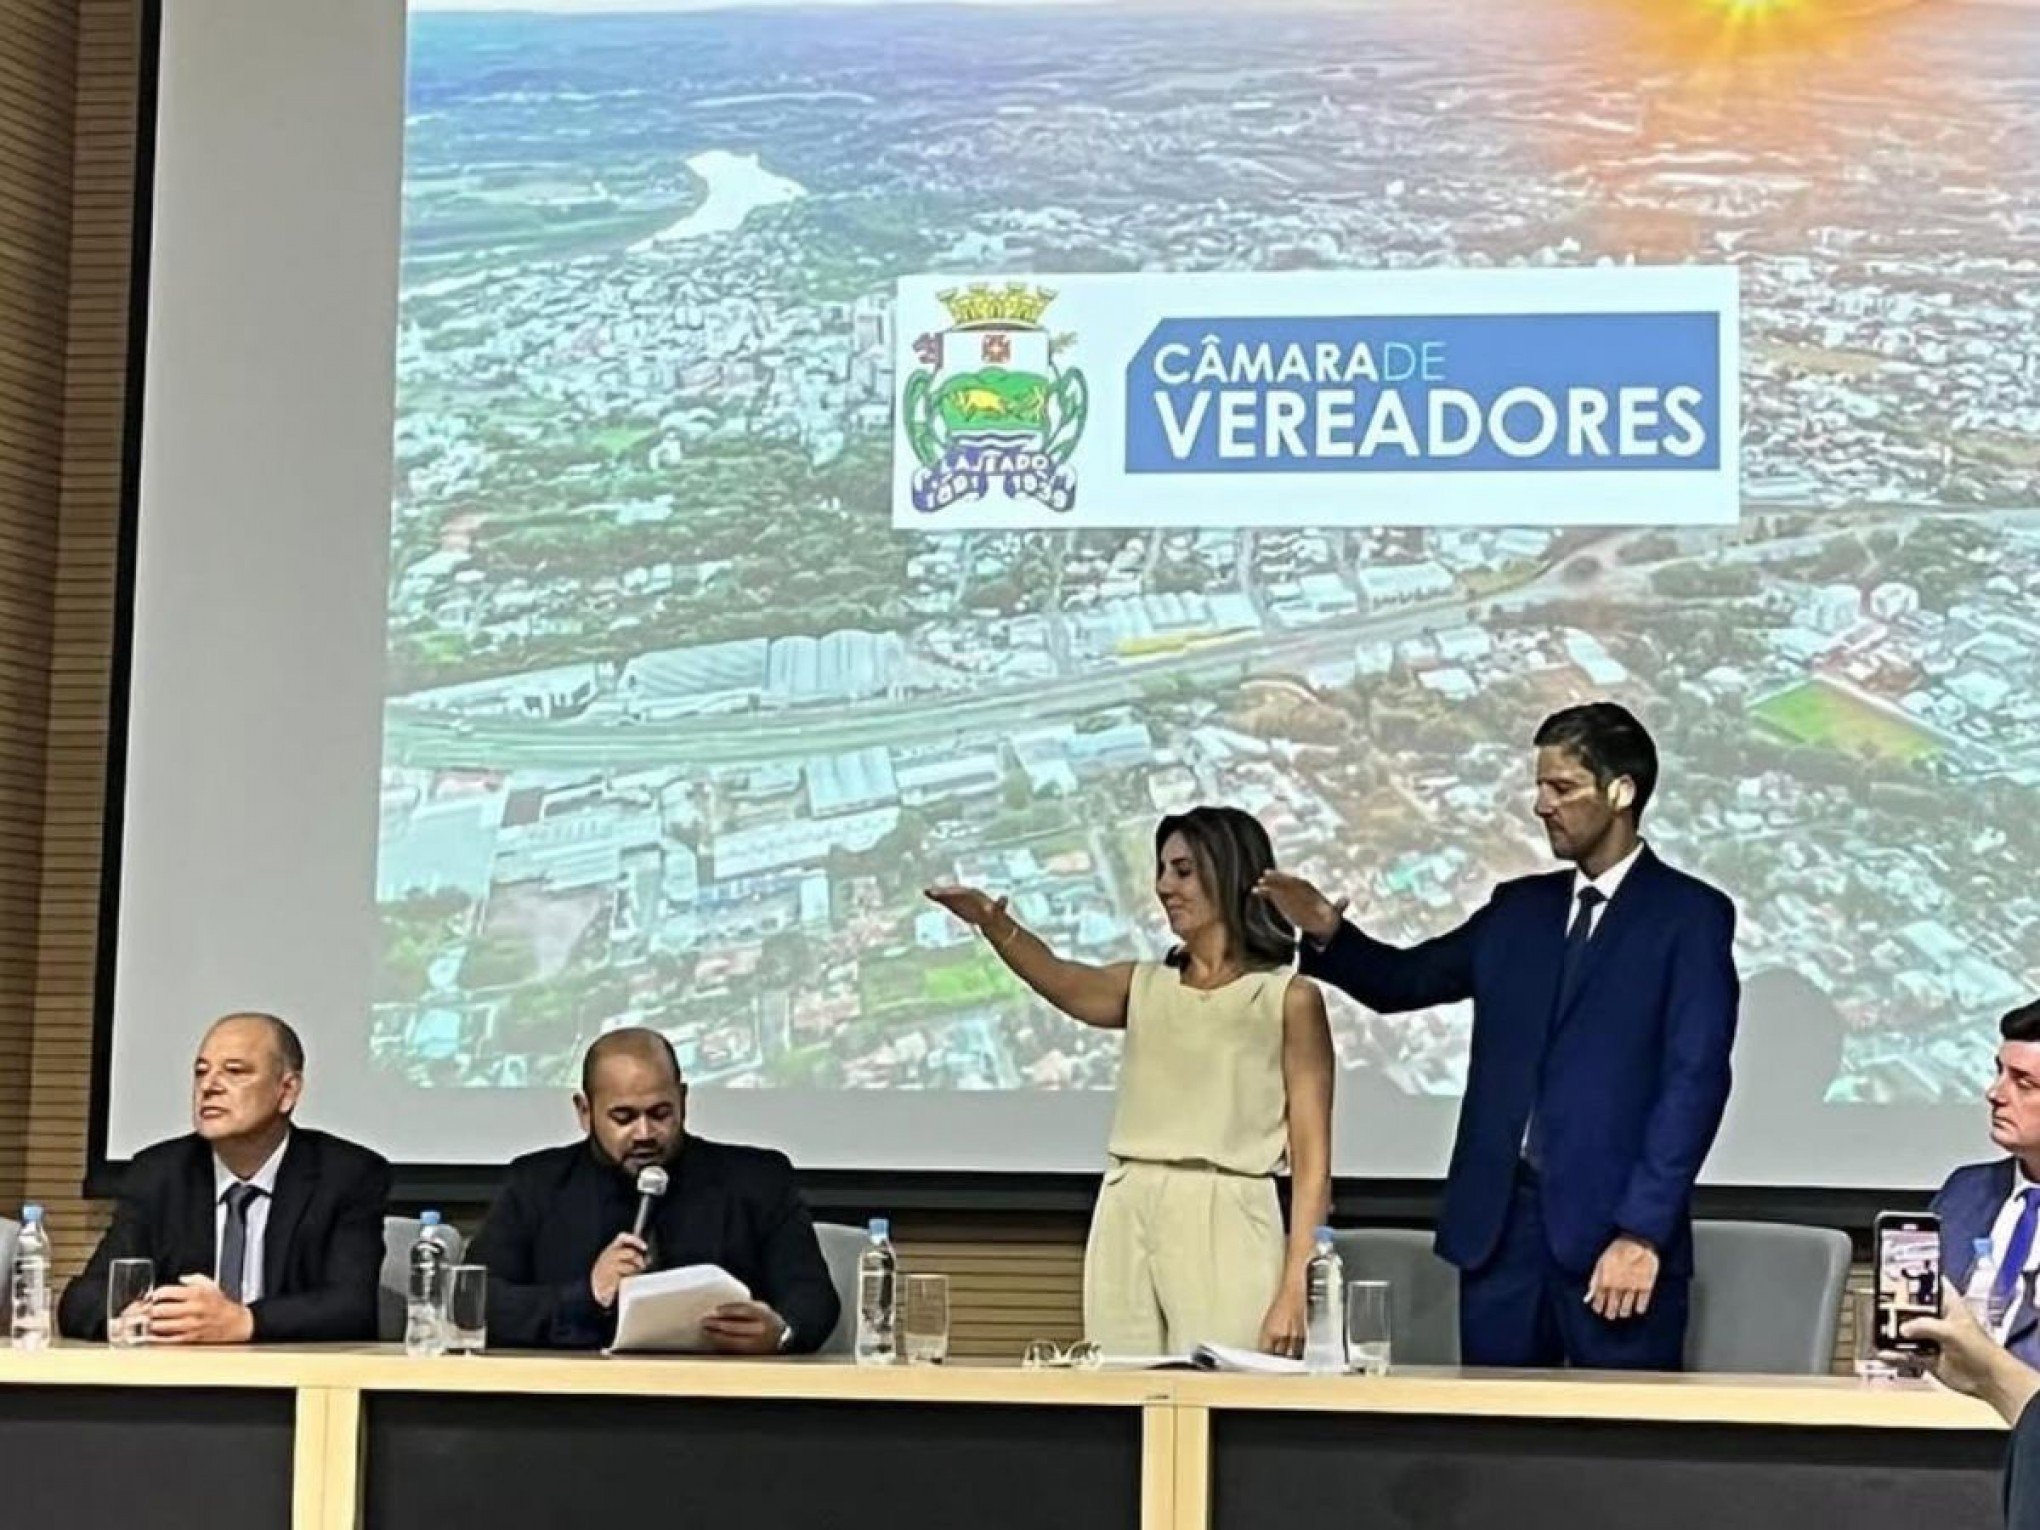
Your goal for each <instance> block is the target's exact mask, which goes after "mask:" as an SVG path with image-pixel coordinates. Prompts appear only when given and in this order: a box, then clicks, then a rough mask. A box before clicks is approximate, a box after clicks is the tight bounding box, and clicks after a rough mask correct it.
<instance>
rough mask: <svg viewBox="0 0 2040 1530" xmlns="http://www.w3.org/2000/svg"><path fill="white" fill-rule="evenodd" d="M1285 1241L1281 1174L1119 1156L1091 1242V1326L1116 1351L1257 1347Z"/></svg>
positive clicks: (1087, 1319) (1087, 1290) (1087, 1266)
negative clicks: (1236, 1171) (1278, 1186)
mask: <svg viewBox="0 0 2040 1530" xmlns="http://www.w3.org/2000/svg"><path fill="white" fill-rule="evenodd" d="M1283 1252H1284V1245H1283V1237H1282V1210H1281V1207H1280V1205H1279V1204H1278V1203H1277V1201H1276V1198H1275V1181H1274V1180H1272V1179H1267V1178H1261V1177H1257V1176H1254V1175H1250V1174H1228V1173H1226V1172H1225V1171H1224V1170H1221V1169H1213V1168H1210V1167H1209V1166H1207V1165H1203V1164H1175V1163H1145V1162H1141V1161H1138V1160H1131V1159H1115V1160H1114V1161H1113V1164H1112V1167H1111V1168H1110V1169H1108V1170H1107V1171H1106V1173H1105V1183H1104V1185H1103V1186H1102V1187H1101V1188H1100V1189H1099V1191H1098V1207H1097V1210H1096V1211H1094V1212H1093V1213H1092V1214H1091V1237H1090V1241H1089V1243H1088V1244H1087V1245H1086V1246H1085V1249H1084V1336H1085V1337H1086V1338H1088V1339H1090V1340H1091V1341H1092V1342H1093V1343H1095V1344H1097V1345H1098V1346H1099V1347H1100V1348H1102V1349H1103V1350H1104V1351H1105V1352H1106V1353H1107V1354H1108V1355H1161V1354H1169V1355H1181V1354H1187V1353H1188V1352H1189V1351H1190V1350H1192V1349H1194V1348H1195V1347H1196V1346H1197V1345H1199V1344H1203V1343H1213V1344H1232V1345H1238V1346H1240V1347H1242V1348H1248V1349H1251V1348H1253V1347H1255V1345H1256V1344H1257V1343H1258V1342H1259V1340H1260V1336H1261V1320H1262V1319H1263V1318H1264V1317H1266V1316H1267V1315H1268V1306H1269V1304H1270V1303H1271V1302H1273V1301H1274V1299H1275V1292H1276V1289H1277V1287H1278V1286H1280V1284H1281V1282H1282V1260H1283Z"/></svg>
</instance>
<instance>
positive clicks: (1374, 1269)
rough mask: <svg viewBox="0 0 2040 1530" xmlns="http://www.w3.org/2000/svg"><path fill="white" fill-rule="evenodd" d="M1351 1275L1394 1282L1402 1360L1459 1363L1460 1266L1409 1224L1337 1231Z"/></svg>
mask: <svg viewBox="0 0 2040 1530" xmlns="http://www.w3.org/2000/svg"><path fill="white" fill-rule="evenodd" d="M1332 1245H1333V1247H1335V1248H1336V1249H1337V1250H1338V1251H1339V1258H1340V1260H1341V1261H1342V1262H1343V1263H1344V1264H1345V1266H1346V1279H1347V1280H1349V1281H1352V1280H1385V1281H1387V1282H1388V1283H1389V1293H1388V1305H1389V1316H1388V1323H1389V1338H1390V1341H1391V1342H1392V1344H1393V1345H1394V1357H1395V1363H1396V1364H1397V1365H1457V1364H1458V1363H1459V1272H1458V1271H1457V1270H1455V1269H1453V1268H1452V1266H1451V1265H1449V1264H1447V1263H1446V1262H1445V1261H1444V1260H1442V1259H1440V1258H1439V1257H1438V1256H1437V1254H1435V1253H1434V1252H1432V1249H1431V1234H1430V1233H1428V1232H1420V1231H1417V1230H1415V1229H1413V1228H1407V1227H1354V1228H1348V1229H1347V1230H1346V1231H1344V1232H1334V1233H1333V1234H1332Z"/></svg>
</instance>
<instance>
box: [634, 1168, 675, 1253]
mask: <svg viewBox="0 0 2040 1530" xmlns="http://www.w3.org/2000/svg"><path fill="white" fill-rule="evenodd" d="M637 1193H638V1203H637V1220H636V1221H635V1222H633V1223H631V1224H630V1235H631V1236H632V1237H633V1238H642V1237H643V1236H644V1235H645V1224H646V1223H647V1222H649V1221H651V1219H652V1207H653V1205H654V1204H655V1203H656V1202H657V1201H658V1199H659V1197H660V1196H662V1195H664V1194H665V1193H666V1171H665V1170H664V1169H662V1168H660V1167H659V1166H658V1165H657V1164H655V1163H654V1164H647V1165H645V1167H644V1168H642V1169H639V1170H638V1177H637Z"/></svg>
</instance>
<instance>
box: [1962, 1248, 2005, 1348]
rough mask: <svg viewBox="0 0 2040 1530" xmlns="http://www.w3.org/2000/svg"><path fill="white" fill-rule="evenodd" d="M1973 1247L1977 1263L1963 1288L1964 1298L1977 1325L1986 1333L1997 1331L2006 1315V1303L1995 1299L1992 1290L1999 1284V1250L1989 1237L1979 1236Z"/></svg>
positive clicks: (1971, 1269)
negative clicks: (1994, 1246) (1993, 1245)
mask: <svg viewBox="0 0 2040 1530" xmlns="http://www.w3.org/2000/svg"><path fill="white" fill-rule="evenodd" d="M1973 1247H1974V1248H1975V1250H1976V1263H1975V1264H1974V1265H1973V1266H1971V1267H1970V1271H1969V1284H1968V1285H1967V1286H1966V1287H1964V1288H1963V1292H1962V1300H1963V1301H1964V1302H1965V1303H1966V1304H1967V1305H1968V1307H1969V1315H1970V1316H1971V1317H1973V1318H1975V1319H1976V1324H1977V1326H1978V1327H1979V1328H1981V1329H1982V1330H1983V1331H1984V1332H1985V1333H1995V1332H1996V1331H1997V1325H1998V1324H1999V1323H2000V1322H2002V1321H2003V1319H2004V1315H2005V1314H2004V1303H2002V1302H2000V1301H1997V1300H1994V1299H1993V1296H1992V1292H1991V1287H1993V1286H1995V1285H1996V1284H1997V1276H1998V1262H1997V1250H1996V1249H1994V1248H1993V1247H1991V1241H1990V1239H1988V1238H1978V1239H1977V1240H1976V1242H1975V1244H1974V1245H1973Z"/></svg>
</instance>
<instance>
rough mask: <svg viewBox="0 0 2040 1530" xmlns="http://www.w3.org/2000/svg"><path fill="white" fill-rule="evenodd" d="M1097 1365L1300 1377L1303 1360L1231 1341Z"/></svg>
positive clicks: (1118, 1358)
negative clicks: (1184, 1351)
mask: <svg viewBox="0 0 2040 1530" xmlns="http://www.w3.org/2000/svg"><path fill="white" fill-rule="evenodd" d="M1098 1368H1099V1369H1100V1370H1106V1371H1180V1370H1199V1371H1250V1372H1254V1373H1256V1374H1259V1375H1263V1376H1301V1375H1303V1374H1304V1369H1303V1362H1302V1361H1301V1360H1291V1359H1290V1358H1289V1357H1288V1356H1286V1355H1264V1354H1262V1353H1261V1352H1260V1351H1259V1350H1257V1349H1235V1348H1233V1346H1231V1345H1230V1344H1200V1345H1198V1346H1197V1347H1196V1348H1195V1349H1193V1350H1192V1351H1191V1352H1190V1353H1189V1354H1187V1355H1107V1356H1105V1358H1104V1359H1103V1360H1101V1361H1100V1362H1099V1366H1098Z"/></svg>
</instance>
